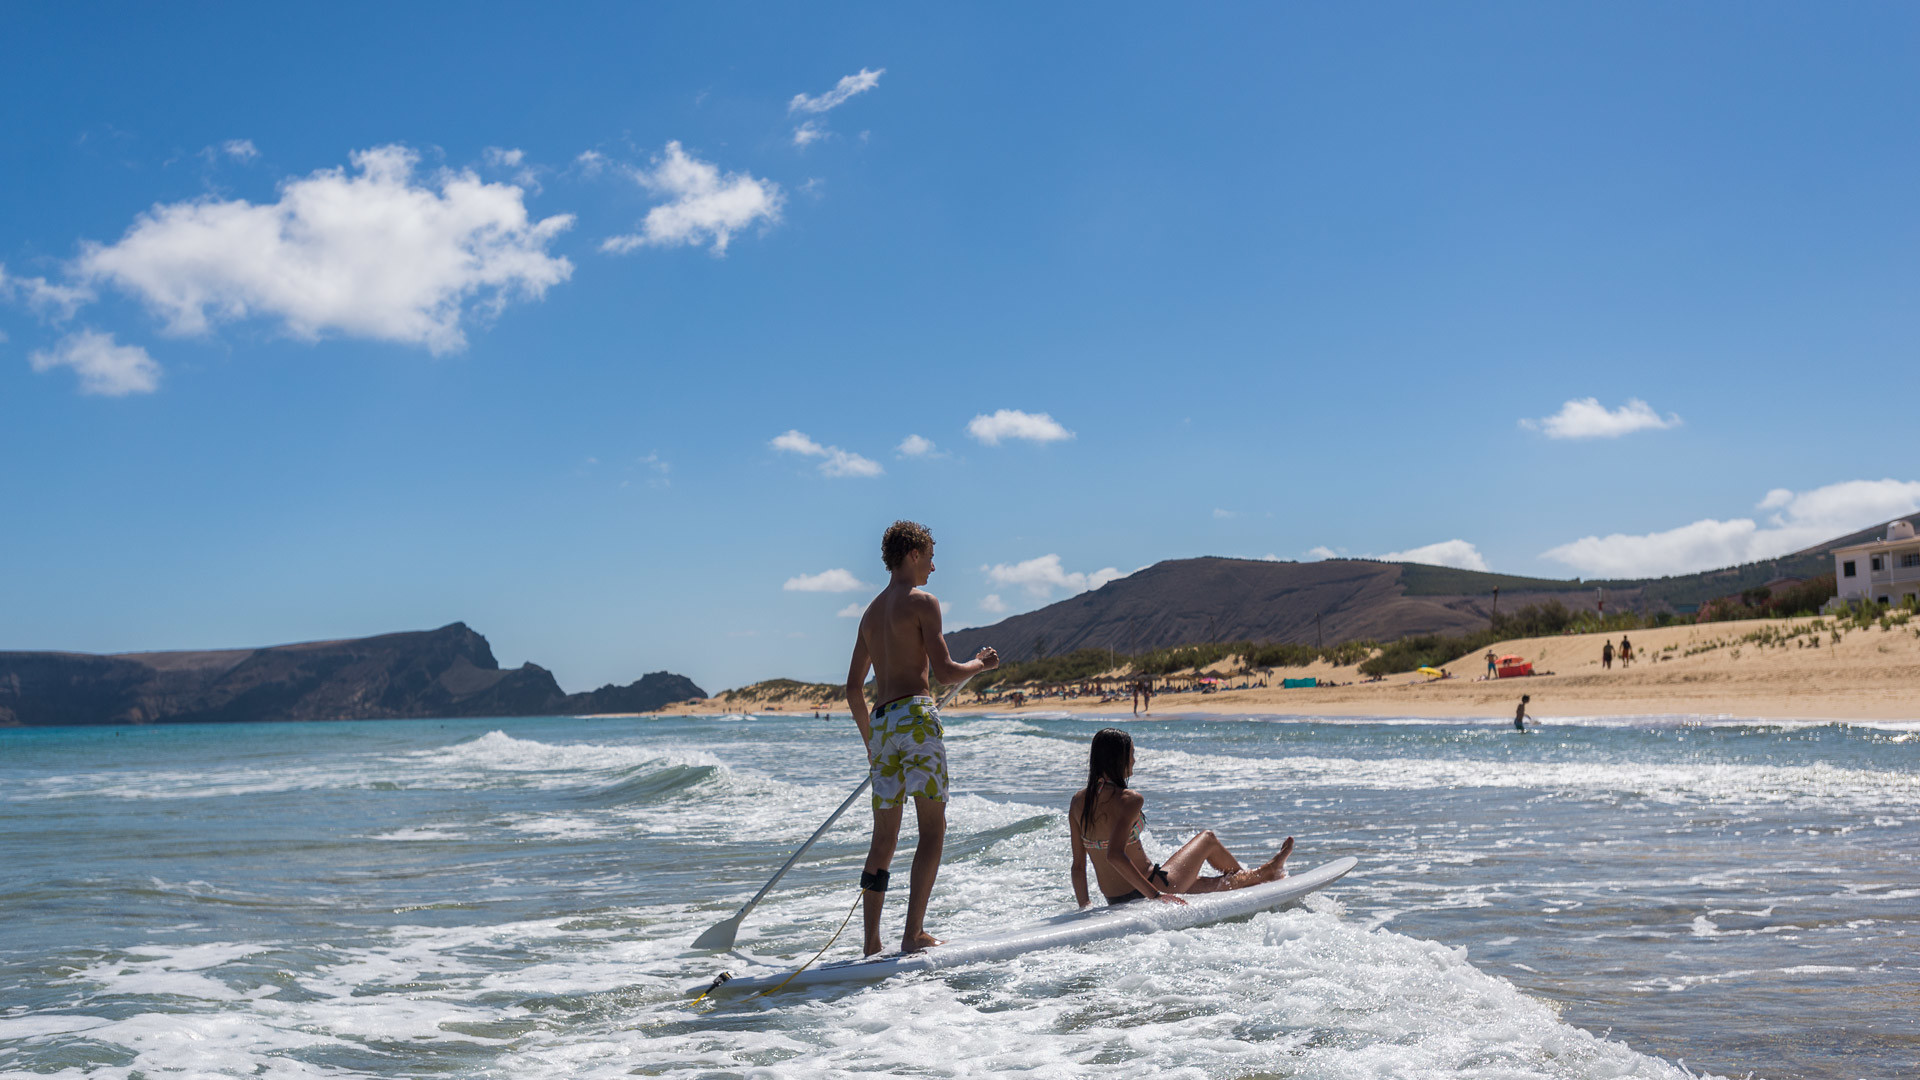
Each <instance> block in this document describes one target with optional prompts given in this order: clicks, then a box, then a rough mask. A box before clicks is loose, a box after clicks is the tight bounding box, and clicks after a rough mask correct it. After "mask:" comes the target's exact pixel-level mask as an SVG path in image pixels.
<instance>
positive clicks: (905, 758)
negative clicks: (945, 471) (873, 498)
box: [847, 521, 1000, 956]
mask: <svg viewBox="0 0 1920 1080" xmlns="http://www.w3.org/2000/svg"><path fill="white" fill-rule="evenodd" d="M880 560H881V561H882V562H883V563H885V564H886V567H887V572H888V573H889V574H891V575H892V580H891V581H889V582H888V583H887V587H886V588H885V589H884V590H882V591H881V593H880V595H879V596H876V597H874V598H873V602H872V603H870V604H868V605H867V610H866V613H865V614H863V615H862V616H860V633H859V636H858V637H856V638H855V639H854V642H853V662H852V664H851V665H850V666H849V667H848V669H847V705H848V707H849V708H851V709H852V710H853V722H854V723H856V724H858V725H860V738H861V741H862V742H864V743H866V747H867V766H868V768H870V769H871V770H872V771H873V846H872V847H871V848H870V849H869V850H868V851H867V866H866V870H865V872H863V873H862V874H861V875H860V888H861V889H862V890H864V891H865V893H866V902H865V904H864V906H863V909H862V913H863V915H864V916H865V922H866V931H867V933H866V944H865V946H864V952H865V953H866V955H868V956H872V955H873V954H874V953H877V952H879V951H880V949H881V945H880V911H881V908H882V907H883V906H884V905H885V903H886V899H887V897H886V892H887V876H888V869H887V868H888V866H889V865H891V864H892V862H893V849H894V847H895V845H896V844H897V843H898V842H899V840H900V818H901V814H902V811H903V808H904V807H905V805H906V801H907V797H908V796H912V798H913V811H914V817H915V819H916V820H917V821H918V822H919V825H920V841H919V843H918V844H917V845H916V846H915V847H914V849H913V871H912V875H911V877H910V878H909V879H908V884H909V887H908V891H907V927H906V932H905V933H904V934H902V935H901V938H900V951H901V952H919V951H920V950H921V949H924V948H927V947H928V946H930V945H938V944H940V942H939V941H938V940H936V939H935V938H934V936H933V935H932V934H929V933H927V930H926V926H925V925H924V924H925V922H926V918H927V899H928V897H929V896H930V895H931V894H932V893H933V879H934V876H935V875H937V874H938V873H939V872H940V849H941V847H942V845H944V844H945V842H946V837H947V748H946V744H945V743H944V742H942V741H941V738H942V735H943V734H944V733H943V731H942V730H941V727H940V714H939V711H938V709H937V708H936V706H935V703H934V700H933V693H932V686H931V685H930V684H929V682H928V679H929V678H932V679H934V680H937V681H939V682H941V683H944V684H947V685H952V684H953V683H957V682H959V681H960V680H961V679H964V678H967V677H969V676H972V675H978V674H979V673H980V672H982V671H986V670H988V669H990V668H994V667H998V666H999V664H1000V657H999V655H998V654H997V653H995V652H994V651H993V650H992V649H981V650H980V652H979V655H978V656H976V657H975V658H974V659H972V660H970V661H968V662H967V663H964V664H958V663H955V662H954V660H953V657H952V656H951V655H949V654H948V652H947V639H946V638H945V637H942V636H941V634H940V601H938V600H936V599H934V598H933V594H932V593H929V592H926V591H924V590H923V589H921V588H920V586H922V585H925V584H926V583H927V578H928V577H930V576H932V574H933V534H932V533H929V532H928V531H927V527H926V526H924V525H921V524H918V523H916V522H912V521H896V522H894V523H893V524H892V525H891V526H889V527H888V528H887V531H886V534H885V535H884V536H882V537H881V538H880ZM869 668H871V669H872V671H873V674H874V698H875V700H877V701H879V702H880V706H879V708H877V709H874V710H873V711H872V713H869V712H868V711H867V698H866V693H865V687H866V682H867V671H868V669H869Z"/></svg>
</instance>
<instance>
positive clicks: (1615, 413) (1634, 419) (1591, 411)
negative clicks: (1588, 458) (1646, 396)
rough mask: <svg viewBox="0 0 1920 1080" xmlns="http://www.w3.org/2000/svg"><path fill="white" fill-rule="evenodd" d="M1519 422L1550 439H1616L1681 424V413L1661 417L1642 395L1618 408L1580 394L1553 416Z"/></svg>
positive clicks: (1630, 399) (1529, 429)
mask: <svg viewBox="0 0 1920 1080" xmlns="http://www.w3.org/2000/svg"><path fill="white" fill-rule="evenodd" d="M1520 426H1521V427H1523V428H1526V429H1527V430H1528V431H1542V432H1545V433H1546V436H1547V438H1549V439H1617V438H1619V437H1620V436H1622V435H1630V434H1632V433H1633V432H1636V431H1648V430H1653V431H1658V430H1662V429H1665V428H1672V427H1679V426H1680V417H1678V416H1676V415H1675V414H1673V413H1668V414H1667V415H1666V416H1665V418H1662V417H1661V415H1660V414H1659V413H1657V412H1654V411H1653V406H1651V405H1648V404H1647V403H1646V402H1644V401H1641V400H1640V399H1639V398H1628V399H1627V403H1626V404H1625V405H1622V406H1620V407H1619V408H1617V409H1608V408H1606V407H1605V406H1604V405H1601V404H1600V399H1599V398H1578V399H1575V400H1573V401H1569V402H1567V403H1566V404H1565V405H1562V406H1560V411H1559V412H1557V413H1554V414H1553V415H1552V416H1543V417H1541V418H1540V419H1538V420H1522V421H1520Z"/></svg>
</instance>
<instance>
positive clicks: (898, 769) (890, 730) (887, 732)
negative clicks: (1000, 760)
mask: <svg viewBox="0 0 1920 1080" xmlns="http://www.w3.org/2000/svg"><path fill="white" fill-rule="evenodd" d="M944 734H945V731H944V730H943V729H942V728H941V727H940V713H939V710H938V708H937V706H936V705H935V704H934V700H933V699H932V698H930V697H927V696H926V695H924V694H923V695H921V696H919V697H909V698H901V699H900V700H898V701H889V702H887V703H886V704H885V705H882V706H880V708H878V709H876V710H874V714H873V734H872V736H871V738H870V740H869V742H868V744H867V751H868V753H869V754H870V755H871V756H872V758H873V808H874V809H875V810H884V809H887V808H888V807H893V806H903V805H905V804H906V801H907V797H908V796H910V795H911V796H914V797H917V798H923V799H932V800H934V801H935V802H946V801H947V744H946V743H944V742H942V741H941V736H942V735H944Z"/></svg>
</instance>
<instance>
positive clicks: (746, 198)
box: [600, 141, 786, 255]
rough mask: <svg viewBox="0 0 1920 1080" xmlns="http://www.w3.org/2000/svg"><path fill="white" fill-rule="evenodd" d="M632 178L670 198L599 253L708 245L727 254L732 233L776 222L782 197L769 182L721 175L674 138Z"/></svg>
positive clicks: (744, 176)
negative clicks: (649, 166)
mask: <svg viewBox="0 0 1920 1080" xmlns="http://www.w3.org/2000/svg"><path fill="white" fill-rule="evenodd" d="M633 178H634V179H635V180H637V181H639V182H640V184H641V186H643V187H645V188H647V189H648V190H650V191H652V192H654V193H656V194H659V195H664V196H666V197H667V198H668V200H669V201H667V202H665V203H662V204H660V205H659V206H656V207H654V208H653V209H651V210H649V211H647V216H646V217H645V218H644V219H643V220H642V221H641V222H640V231H639V232H637V233H629V234H627V235H625V236H615V237H610V238H609V239H607V240H606V241H605V242H603V243H602V244H601V245H600V250H602V251H609V252H613V253H615V254H621V253H625V252H629V251H632V250H634V249H635V248H639V247H645V246H647V245H649V244H651V245H654V246H656V247H677V246H679V245H682V244H692V245H694V246H696V247H697V246H699V245H701V244H710V245H711V246H712V251H713V253H714V254H715V255H725V254H726V253H727V245H728V244H729V243H731V242H732V241H733V234H734V233H736V232H739V231H740V230H742V229H745V228H746V227H747V226H749V225H752V224H753V223H754V222H756V221H763V222H765V223H766V224H767V225H773V224H776V223H777V222H779V220H780V207H781V205H782V204H783V203H784V202H785V201H786V196H785V195H784V194H782V193H781V191H780V185H778V184H776V183H774V182H773V181H771V180H756V179H754V178H753V177H751V176H749V175H747V174H746V173H724V174H723V173H721V171H720V169H719V168H718V167H717V166H715V165H713V164H712V163H711V162H706V161H701V160H700V159H699V158H696V157H693V156H691V155H689V154H688V153H687V152H686V151H685V150H682V149H681V148H680V144H679V142H677V141H675V142H670V143H668V144H667V150H666V155H665V156H664V157H662V158H656V159H655V160H654V167H653V169H651V170H647V169H635V170H634V171H633Z"/></svg>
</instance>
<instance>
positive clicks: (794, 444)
mask: <svg viewBox="0 0 1920 1080" xmlns="http://www.w3.org/2000/svg"><path fill="white" fill-rule="evenodd" d="M767 445H768V446H771V447H773V448H774V449H775V450H785V451H786V452H787V453H789V454H805V455H807V456H808V457H825V456H826V455H827V448H826V447H824V446H821V445H820V444H819V443H817V442H814V441H813V440H812V439H810V438H808V437H807V436H806V435H804V434H802V433H801V432H799V431H788V432H787V433H786V434H785V435H775V436H774V437H773V439H772V440H771V441H769V442H768V443H767Z"/></svg>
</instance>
